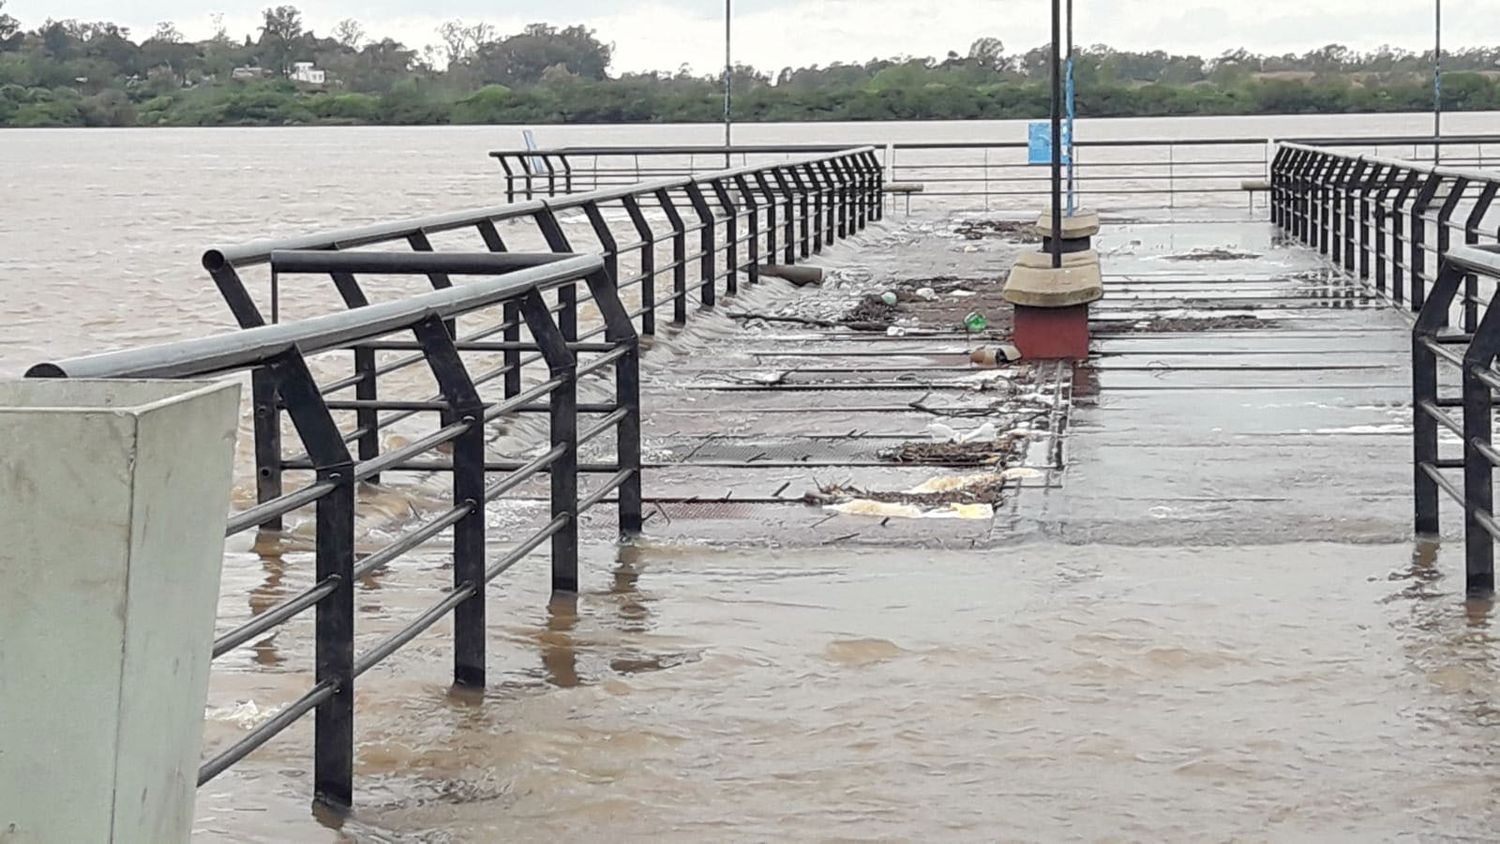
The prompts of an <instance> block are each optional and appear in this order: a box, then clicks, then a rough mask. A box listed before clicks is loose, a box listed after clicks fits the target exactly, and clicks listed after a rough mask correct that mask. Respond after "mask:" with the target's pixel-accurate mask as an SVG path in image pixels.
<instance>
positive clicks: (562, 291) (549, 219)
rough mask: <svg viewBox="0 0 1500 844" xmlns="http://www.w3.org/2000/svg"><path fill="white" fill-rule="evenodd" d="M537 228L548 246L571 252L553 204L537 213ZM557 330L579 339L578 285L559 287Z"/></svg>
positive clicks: (554, 249)
mask: <svg viewBox="0 0 1500 844" xmlns="http://www.w3.org/2000/svg"><path fill="white" fill-rule="evenodd" d="M536 224H537V228H538V229H539V230H540V231H541V233H542V237H543V238H544V239H545V240H546V241H547V248H548V249H551V250H552V251H553V252H559V253H564V252H566V253H571V252H572V251H573V247H572V245H570V244H569V243H568V236H567V235H566V234H564V233H563V229H562V224H561V223H559V222H558V221H557V214H556V212H554V211H553V210H552V206H551V205H544V206H543V207H542V210H541V211H538V212H537V214H536ZM557 330H558V331H561V332H562V336H563V339H564V340H566V341H568V342H570V343H571V342H573V341H574V340H577V339H578V285H576V284H564V285H560V286H559V287H558V288H557Z"/></svg>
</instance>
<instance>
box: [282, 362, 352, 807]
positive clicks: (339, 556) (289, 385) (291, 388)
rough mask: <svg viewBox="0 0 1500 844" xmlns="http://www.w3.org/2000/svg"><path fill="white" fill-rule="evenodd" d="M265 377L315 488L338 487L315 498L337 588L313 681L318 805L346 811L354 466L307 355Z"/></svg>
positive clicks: (323, 553) (327, 576)
mask: <svg viewBox="0 0 1500 844" xmlns="http://www.w3.org/2000/svg"><path fill="white" fill-rule="evenodd" d="M266 371H267V372H268V374H269V376H270V379H271V380H273V381H274V383H275V385H276V390H277V392H278V393H279V394H280V395H281V398H282V400H283V401H284V402H285V403H286V409H287V415H288V416H290V417H291V419H292V424H293V425H295V426H296V428H297V434H298V436H299V437H300V438H301V439H302V444H303V445H304V446H305V447H306V448H307V454H308V457H309V458H311V460H312V463H313V465H314V466H315V467H316V470H317V480H318V482H319V483H327V484H330V485H332V487H333V489H332V490H331V491H329V492H328V493H327V494H325V495H324V496H323V497H322V498H319V499H318V502H317V505H316V507H317V510H316V516H315V519H316V523H317V524H316V528H315V541H316V548H317V550H316V559H315V568H316V571H315V573H314V577H315V579H316V580H317V581H318V582H322V581H325V580H329V581H332V582H334V583H336V584H337V585H336V586H335V587H334V589H333V591H332V592H331V593H330V594H329V595H328V596H327V597H324V598H323V599H322V600H320V601H318V603H317V609H316V617H315V619H314V622H313V626H314V633H313V635H314V650H315V655H314V665H315V680H316V682H317V683H318V684H320V685H321V684H328V685H329V686H331V687H332V688H333V689H334V691H333V694H332V695H331V696H330V697H329V698H328V699H327V700H325V701H323V702H322V703H320V704H318V708H317V712H316V714H315V716H314V725H313V799H314V800H315V801H317V802H318V803H321V804H323V805H325V806H328V807H330V808H332V809H334V810H337V811H345V810H347V809H348V808H349V807H350V806H351V805H353V801H354V460H353V458H352V457H351V456H350V454H349V448H348V446H346V445H345V444H344V438H343V435H342V434H341V433H340V432H339V429H338V425H336V424H335V423H334V421H333V416H332V415H331V414H330V413H329V412H328V405H327V404H325V403H324V401H323V396H322V394H321V393H320V392H319V390H318V385H317V382H316V381H314V380H313V376H312V373H311V372H310V371H308V368H307V363H306V361H304V360H303V359H302V355H301V354H300V353H299V352H298V351H297V350H296V349H295V348H293V349H291V350H289V351H286V352H283V353H281V354H280V355H278V356H276V357H275V358H274V359H272V360H271V361H270V362H269V363H268V364H267V366H266Z"/></svg>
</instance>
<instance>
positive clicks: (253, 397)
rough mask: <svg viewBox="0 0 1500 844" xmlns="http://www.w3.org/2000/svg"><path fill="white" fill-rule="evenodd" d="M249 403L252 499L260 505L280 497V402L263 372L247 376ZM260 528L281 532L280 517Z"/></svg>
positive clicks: (264, 523)
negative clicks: (252, 472)
mask: <svg viewBox="0 0 1500 844" xmlns="http://www.w3.org/2000/svg"><path fill="white" fill-rule="evenodd" d="M250 402H251V405H252V406H253V410H252V418H253V423H252V424H253V426H254V437H255V500H256V503H258V504H264V503H266V502H267V501H272V500H274V499H277V498H280V497H281V493H282V479H281V474H282V468H281V411H280V410H279V407H280V400H279V399H278V398H277V396H276V385H275V384H274V383H273V382H272V381H271V378H270V375H269V373H267V372H265V371H264V370H260V369H257V370H255V371H254V372H253V373H251V374H250ZM260 526H261V528H263V529H265V530H281V528H282V518H281V517H280V516H275V517H273V518H270V519H267V520H266V521H265V522H263V523H261V525H260Z"/></svg>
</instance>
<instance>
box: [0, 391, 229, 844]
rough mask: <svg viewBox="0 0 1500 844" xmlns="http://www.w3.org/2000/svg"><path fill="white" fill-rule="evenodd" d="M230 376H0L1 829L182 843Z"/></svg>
mask: <svg viewBox="0 0 1500 844" xmlns="http://www.w3.org/2000/svg"><path fill="white" fill-rule="evenodd" d="M238 422H239V386H238V385H237V384H234V383H232V382H220V383H210V382H190V381H84V380H63V379H59V380H50V379H38V380H25V381H10V382H0V501H3V502H4V505H3V506H0V537H4V540H5V542H4V549H3V551H0V578H3V581H4V583H5V588H4V589H3V590H0V713H3V715H0V840H6V841H9V840H17V841H132V842H134V841H140V842H177V841H187V840H188V835H189V833H190V832H191V829H192V822H193V797H194V794H195V792H196V790H197V782H198V765H199V757H200V754H201V750H202V740H203V708H204V701H205V698H206V694H207V689H208V672H209V661H210V651H211V650H212V646H213V637H214V619H215V616H216V613H217V606H218V597H219V572H220V568H221V565H222V561H223V553H224V525H225V519H226V515H227V513H228V507H229V492H230V486H231V484H232V482H233V467H234V443H235V436H236V433H237V431H238Z"/></svg>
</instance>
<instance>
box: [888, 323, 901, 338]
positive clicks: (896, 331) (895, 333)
mask: <svg viewBox="0 0 1500 844" xmlns="http://www.w3.org/2000/svg"><path fill="white" fill-rule="evenodd" d="M885 336H887V337H905V336H906V329H904V328H902V327H901V326H899V325H892V326H891V327H889V328H887V329H886V330H885Z"/></svg>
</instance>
